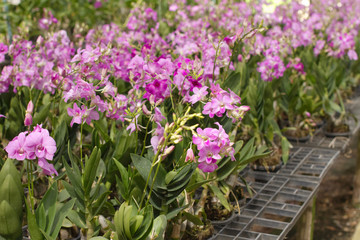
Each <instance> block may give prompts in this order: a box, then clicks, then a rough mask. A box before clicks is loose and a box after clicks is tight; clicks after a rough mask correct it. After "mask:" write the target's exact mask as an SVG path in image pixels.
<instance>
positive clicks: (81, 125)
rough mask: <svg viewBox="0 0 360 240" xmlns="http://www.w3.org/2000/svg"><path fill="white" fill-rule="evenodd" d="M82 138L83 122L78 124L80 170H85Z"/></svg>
mask: <svg viewBox="0 0 360 240" xmlns="http://www.w3.org/2000/svg"><path fill="white" fill-rule="evenodd" d="M82 138H83V123H81V124H80V165H81V172H83V171H84V170H85V168H84V163H83V160H82Z"/></svg>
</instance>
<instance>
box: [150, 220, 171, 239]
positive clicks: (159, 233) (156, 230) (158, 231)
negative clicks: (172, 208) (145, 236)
mask: <svg viewBox="0 0 360 240" xmlns="http://www.w3.org/2000/svg"><path fill="white" fill-rule="evenodd" d="M166 226H167V218H166V217H165V215H159V216H158V217H157V218H155V220H154V224H153V228H152V232H151V239H156V240H164V238H163V235H164V232H165V229H166Z"/></svg>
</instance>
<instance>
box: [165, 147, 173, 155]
mask: <svg viewBox="0 0 360 240" xmlns="http://www.w3.org/2000/svg"><path fill="white" fill-rule="evenodd" d="M174 149H175V146H174V145H171V146H170V147H168V148H166V149H165V151H164V156H167V155H169V154H170V153H172V151H174Z"/></svg>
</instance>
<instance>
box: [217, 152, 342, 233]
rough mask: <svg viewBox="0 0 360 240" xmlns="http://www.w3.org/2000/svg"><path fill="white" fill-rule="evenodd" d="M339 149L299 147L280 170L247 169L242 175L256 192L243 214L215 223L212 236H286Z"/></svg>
mask: <svg viewBox="0 0 360 240" xmlns="http://www.w3.org/2000/svg"><path fill="white" fill-rule="evenodd" d="M338 154H339V150H334V149H323V148H309V147H295V148H293V149H292V152H291V155H290V159H289V161H288V163H287V165H285V166H283V167H282V168H281V170H280V171H278V172H277V173H267V172H258V171H253V170H250V169H246V171H244V172H243V173H242V177H243V178H245V179H246V181H247V182H248V184H249V185H250V187H251V188H252V189H253V191H254V192H255V193H254V195H253V198H251V200H250V201H248V202H247V204H246V205H245V206H244V207H243V208H242V209H241V213H240V215H236V217H234V219H233V220H232V221H231V222H229V223H227V224H224V225H217V226H215V230H216V234H215V235H214V236H213V237H212V238H211V239H212V240H230V239H231V240H232V239H234V240H248V239H255V240H278V239H284V238H285V236H286V234H287V233H288V232H289V231H290V230H291V229H292V228H293V226H294V225H295V223H296V222H297V221H298V219H299V218H300V216H301V215H302V214H303V212H304V211H305V209H306V208H307V206H308V205H309V203H310V202H311V200H312V199H313V197H314V195H315V193H316V192H317V190H318V187H319V185H320V182H321V180H322V178H323V177H324V176H325V174H326V172H327V170H328V169H329V167H330V165H331V163H332V162H333V160H334V159H335V158H336V157H337V155H338Z"/></svg>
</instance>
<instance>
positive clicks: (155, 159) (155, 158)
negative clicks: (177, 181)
mask: <svg viewBox="0 0 360 240" xmlns="http://www.w3.org/2000/svg"><path fill="white" fill-rule="evenodd" d="M169 135H170V134H169ZM169 135H168V136H167V137H166V139H165V141H164V144H163V146H166V144H167V142H168V138H169ZM161 150H162V148H161V149H158V151H157V152H156V155H155V157H154V159H153V161H152V164H151V167H150V172H149V175H148V177H147V179H146V184H145V188H144V193H143V195H142V197H141V201H140V204H139V206H140V209H141V207H142V203H143V201H144V198H145V195H146V188H147V187H148V185H149V181H150V176H151V173H152V170H153V168H154V166H155V165H154V164H155V162H156V161H157V159H158V157H159V155H160V152H161ZM159 166H160V162H159V164H158V167H157V169H156V172H155V175H154V178H153V182H152V184H151V188H150V192H149V197H148V200H147V201H146V204H147V203H148V202H149V199H150V196H151V192H152V189H153V187H154V182H155V179H156V175H157V173H158V170H159ZM146 204H145V205H146Z"/></svg>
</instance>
